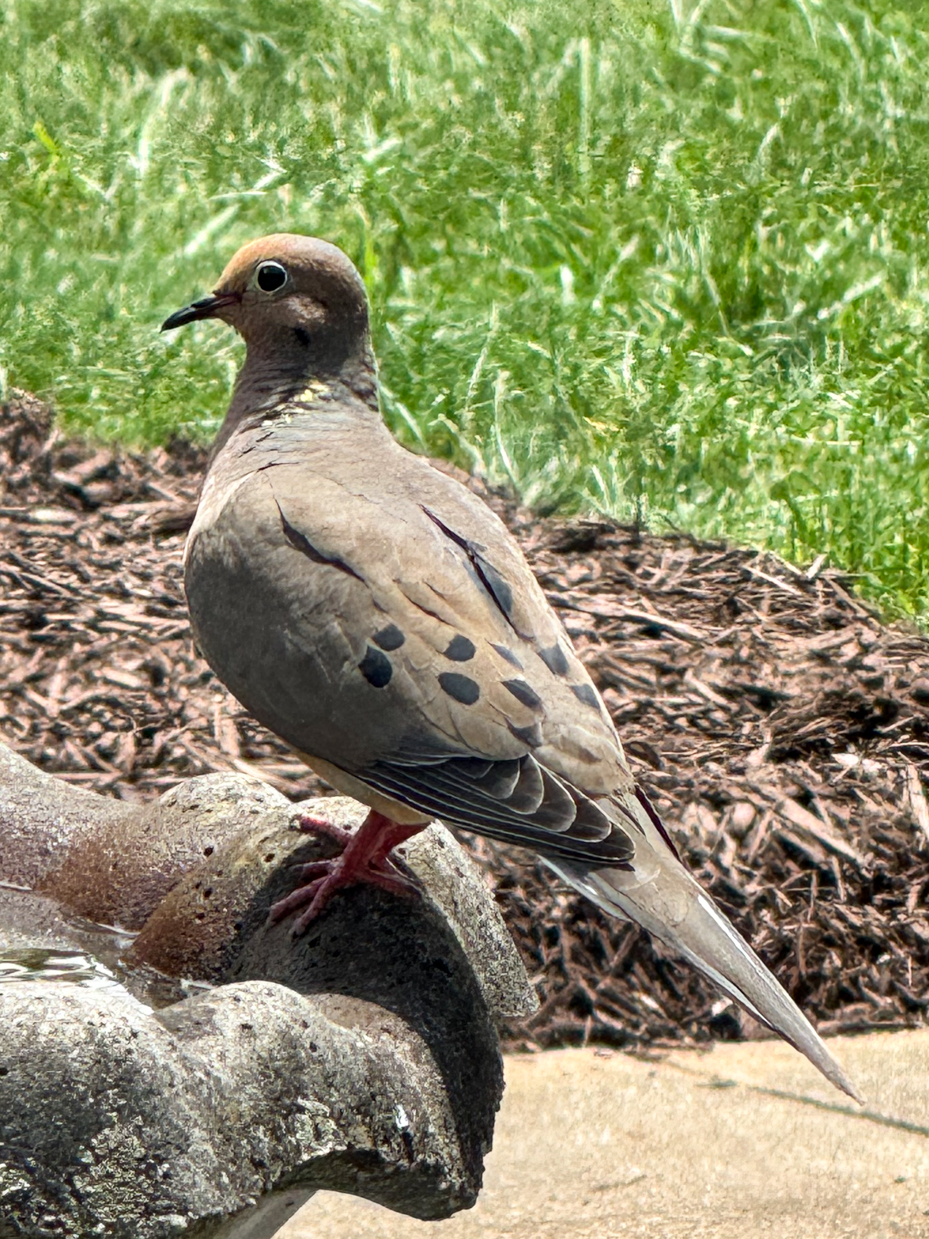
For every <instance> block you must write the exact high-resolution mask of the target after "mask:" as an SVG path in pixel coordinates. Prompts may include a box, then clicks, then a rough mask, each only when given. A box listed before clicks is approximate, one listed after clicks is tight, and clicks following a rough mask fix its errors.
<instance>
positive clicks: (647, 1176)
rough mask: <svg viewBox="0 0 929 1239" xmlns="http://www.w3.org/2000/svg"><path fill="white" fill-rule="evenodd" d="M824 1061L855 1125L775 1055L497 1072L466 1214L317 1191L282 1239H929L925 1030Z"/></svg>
mask: <svg viewBox="0 0 929 1239" xmlns="http://www.w3.org/2000/svg"><path fill="white" fill-rule="evenodd" d="M831 1048H832V1049H833V1051H834V1053H835V1054H836V1056H837V1057H838V1059H839V1060H840V1061H841V1062H842V1063H843V1064H844V1066H845V1067H846V1068H847V1070H848V1072H849V1074H850V1076H851V1078H852V1079H853V1080H854V1081H855V1083H856V1085H857V1086H858V1088H859V1089H860V1090H861V1092H862V1093H863V1094H864V1096H865V1097H866V1099H867V1105H866V1107H865V1108H864V1110H860V1109H859V1108H858V1107H857V1106H856V1105H855V1104H854V1103H852V1102H848V1101H847V1099H846V1098H845V1097H843V1096H842V1095H841V1094H839V1093H837V1092H836V1091H835V1090H833V1089H831V1088H830V1087H829V1086H828V1085H827V1084H825V1082H820V1079H819V1077H818V1076H817V1075H816V1073H815V1072H814V1071H813V1069H812V1068H811V1067H809V1066H808V1064H807V1063H806V1061H805V1060H804V1059H802V1058H801V1057H800V1056H799V1055H798V1054H796V1053H795V1052H794V1051H793V1050H791V1049H790V1048H789V1047H788V1046H786V1045H784V1044H783V1043H782V1042H775V1041H766V1042H760V1043H753V1044H742V1045H725V1044H724V1045H718V1046H717V1047H716V1048H715V1049H714V1050H712V1051H710V1052H708V1053H705V1054H698V1053H694V1052H687V1051H674V1052H672V1053H670V1054H668V1055H667V1056H666V1057H664V1058H663V1059H662V1060H661V1061H656V1062H644V1061H640V1060H637V1059H634V1058H629V1057H627V1056H625V1055H622V1054H610V1053H609V1052H604V1051H602V1050H601V1051H597V1050H564V1051H551V1052H548V1053H544V1054H537V1055H534V1056H526V1057H513V1058H508V1059H507V1063H506V1078H507V1089H506V1095H505V1096H504V1100H503V1107H502V1109H501V1112H500V1116H499V1119H498V1123H497V1132H496V1137H495V1140H494V1150H493V1153H492V1154H491V1155H490V1157H489V1158H488V1159H487V1173H486V1178H485V1188H484V1191H483V1192H482V1194H481V1198H480V1200H479V1201H478V1203H477V1205H476V1206H475V1208H474V1209H472V1210H470V1211H469V1212H467V1213H461V1214H458V1216H456V1217H454V1218H451V1219H449V1220H448V1221H445V1222H414V1221H412V1220H411V1219H410V1218H405V1217H401V1216H399V1215H398V1214H395V1213H391V1212H389V1211H388V1210H386V1209H382V1208H380V1207H379V1206H377V1205H372V1204H370V1203H369V1202H367V1201H363V1200H358V1199H355V1198H352V1197H347V1196H339V1195H337V1194H335V1193H331V1192H320V1193H318V1194H317V1195H316V1196H315V1197H313V1198H312V1199H311V1200H310V1201H309V1202H308V1203H307V1204H306V1206H305V1207H304V1208H303V1209H302V1210H301V1211H300V1213H299V1214H297V1215H296V1217H295V1218H294V1219H293V1220H292V1221H291V1222H290V1223H289V1224H288V1225H287V1226H286V1227H284V1229H283V1230H281V1231H280V1232H279V1234H278V1236H277V1239H337V1237H338V1239H401V1237H402V1239H424V1237H425V1236H429V1239H503V1237H504V1236H506V1239H582V1237H583V1239H587V1237H590V1239H612V1237H613V1236H622V1237H623V1239H698V1237H699V1239H704V1237H705V1239H756V1237H758V1239H760V1237H762V1236H763V1237H764V1239H839V1237H840V1236H841V1237H842V1239H859V1237H860V1239H885V1237H887V1239H890V1237H891V1236H893V1239H929V1030H927V1031H920V1032H904V1033H884V1034H873V1035H869V1036H866V1037H858V1038H844V1039H841V1040H833V1041H832V1042H831Z"/></svg>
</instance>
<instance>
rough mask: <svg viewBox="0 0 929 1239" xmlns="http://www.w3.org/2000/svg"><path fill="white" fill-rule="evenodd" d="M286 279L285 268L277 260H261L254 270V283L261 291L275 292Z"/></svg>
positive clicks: (281, 286)
mask: <svg viewBox="0 0 929 1239" xmlns="http://www.w3.org/2000/svg"><path fill="white" fill-rule="evenodd" d="M287 279H288V276H287V270H286V268H285V267H282V266H281V264H280V263H279V262H263V263H261V264H260V265H259V267H258V270H257V271H256V272H255V283H256V284H257V285H258V287H259V288H260V289H261V291H262V292H263V293H276V292H277V291H278V289H279V288H283V287H284V285H285V284H286V283H287Z"/></svg>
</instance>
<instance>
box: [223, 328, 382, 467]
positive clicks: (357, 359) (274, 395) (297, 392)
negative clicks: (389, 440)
mask: <svg viewBox="0 0 929 1239" xmlns="http://www.w3.org/2000/svg"><path fill="white" fill-rule="evenodd" d="M294 400H300V401H301V402H303V401H310V400H312V401H313V402H314V403H316V402H319V403H320V404H321V405H331V404H332V403H333V402H339V403H341V404H347V405H349V406H352V407H353V408H354V409H356V410H357V412H358V413H359V414H361V415H362V416H363V415H365V414H368V415H369V416H372V417H374V418H376V419H377V420H378V421H380V412H379V410H378V403H377V367H376V363H375V361H374V354H373V352H372V351H371V346H370V343H369V342H368V341H367V340H365V341H363V342H362V343H360V344H359V346H358V348H357V349H356V350H355V351H353V352H351V353H349V354H348V355H347V356H341V357H332V356H328V357H320V356H319V355H318V354H314V353H313V352H310V351H308V350H307V348H306V347H304V346H301V345H300V343H299V342H298V341H295V342H294V344H293V346H292V347H290V348H282V347H281V345H280V341H278V342H277V344H276V347H275V348H274V349H273V350H272V349H263V348H262V347H261V346H260V342H253V341H249V344H248V351H247V353H246V356H245V365H244V366H243V367H242V369H241V370H240V371H239V374H238V377H237V378H236V381H235V387H234V389H233V392H232V403H231V404H230V405H229V411H228V412H227V414H226V417H225V420H224V421H223V424H222V426H221V427H220V430H219V434H218V435H217V437H216V442H215V443H214V444H213V450H212V453H211V455H212V456H213V457H215V456H216V454H217V453H218V452H219V450H220V448H221V447H222V446H223V444H224V443H225V442H226V441H227V440H228V439H229V437H230V436H231V435H232V434H234V433H235V432H236V431H237V430H238V429H239V428H240V427H243V428H244V427H246V426H249V425H251V424H252V423H253V422H255V421H256V420H260V421H266V420H267V419H268V418H269V417H273V416H274V411H275V410H276V409H282V410H283V409H284V407H285V406H286V405H288V404H289V403H290V402H291V401H294Z"/></svg>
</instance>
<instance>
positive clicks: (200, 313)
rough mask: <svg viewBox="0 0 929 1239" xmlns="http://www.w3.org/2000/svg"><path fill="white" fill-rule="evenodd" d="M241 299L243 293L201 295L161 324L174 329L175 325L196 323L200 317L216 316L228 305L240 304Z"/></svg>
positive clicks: (170, 329) (165, 328)
mask: <svg viewBox="0 0 929 1239" xmlns="http://www.w3.org/2000/svg"><path fill="white" fill-rule="evenodd" d="M241 300H242V294H241V293H214V294H213V296H211V297H201V299H200V300H199V301H193V302H191V304H190V305H185V306H184V308H183V310H175V312H174V313H173V314H172V315H171V316H170V317H169V318H166V319H165V321H164V322H163V323H162V324H161V330H162V331H173V330H174V328H175V327H183V326H184V324H185V323H195V322H196V321H197V319H199V318H215V317H216V315H217V314H219V312H220V310H223V309H225V307H226V306H228V305H238V303H239V302H240V301H241Z"/></svg>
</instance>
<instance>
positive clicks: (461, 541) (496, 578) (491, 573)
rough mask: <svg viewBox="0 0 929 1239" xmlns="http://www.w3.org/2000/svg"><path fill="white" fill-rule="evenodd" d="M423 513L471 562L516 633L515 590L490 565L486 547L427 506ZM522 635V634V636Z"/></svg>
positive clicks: (478, 576) (423, 507) (423, 506)
mask: <svg viewBox="0 0 929 1239" xmlns="http://www.w3.org/2000/svg"><path fill="white" fill-rule="evenodd" d="M420 506H421V507H422V510H423V512H425V514H426V515H427V516H428V517H429V519H430V520H431V521H432V523H433V524H434V525H437V526H438V527H439V529H441V530H442V532H443V533H444V534H445V536H446V538H450V539H451V540H452V542H454V543H455V545H456V546H460V547H461V549H462V550H463V551H464V553H465V554H466V555H467V557H468V560H469V561H470V564H471V567H472V568H473V570H474V572H475V573H476V575H477V578H478V580H479V581H480V582H481V584H482V585H483V586H484V588H485V589H486V590H487V592H488V594H490V596H491V598H492V599H493V601H494V602H495V603H496V606H497V609H498V610H499V611H500V612H501V614H502V615H503V618H504V619H505V620H506V621H507V623H508V624H509V625H510V627H511V628H512V629H513V631H514V632H516V631H518V630H517V628H516V625H515V624H514V623H513V616H512V611H513V589H512V587H511V586H510V584H509V582H508V581H506V580H504V578H503V577H502V576H501V575H500V573H499V572H498V571H497V569H496V568H495V567H494V566H493V564H491V563H488V561H487V560H486V559H485V558H484V556H483V555H482V554H481V552H482V551H483V550H484V547H483V546H481V545H480V544H479V543H477V542H469V541H468V539H467V538H465V537H464V536H463V535H462V534H460V533H456V532H455V530H454V529H450V528H449V527H448V525H446V524H445V522H444V521H443V520H442V519H441V517H438V516H436V514H435V512H431V511H430V510H429V508H427V507H425V505H420ZM520 635H521V634H520Z"/></svg>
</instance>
